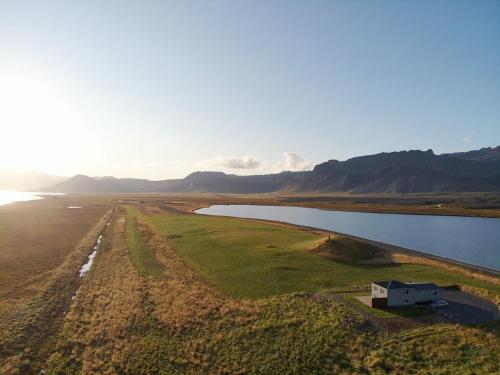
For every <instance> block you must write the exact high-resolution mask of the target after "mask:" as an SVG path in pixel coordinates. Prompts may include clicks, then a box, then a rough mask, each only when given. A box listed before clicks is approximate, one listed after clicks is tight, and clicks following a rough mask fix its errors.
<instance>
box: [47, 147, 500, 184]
mask: <svg viewBox="0 0 500 375" xmlns="http://www.w3.org/2000/svg"><path fill="white" fill-rule="evenodd" d="M47 190H51V191H60V192H66V193H147V192H165V193H182V192H199V193H202V192H206V193H233V194H258V193H274V192H290V193H327V192H351V193H423V192H467V191H500V146H498V147H496V148H484V149H481V150H475V151H469V152H461V153H456V154H442V155H436V154H434V152H433V151H432V150H427V151H419V150H411V151H399V152H389V153H380V154H375V155H367V156H359V157H355V158H351V159H348V160H345V161H338V160H329V161H327V162H324V163H321V164H318V165H316V166H315V167H314V169H313V170H312V171H306V172H281V173H276V174H267V175H250V176H238V175H234V174H225V173H223V172H194V173H191V174H190V175H188V176H187V177H185V178H183V179H175V180H161V181H150V180H145V179H134V178H114V177H101V178H93V177H88V176H83V175H77V176H74V177H73V178H71V179H69V180H67V181H63V182H61V183H59V184H57V185H54V186H53V187H52V188H50V189H47Z"/></svg>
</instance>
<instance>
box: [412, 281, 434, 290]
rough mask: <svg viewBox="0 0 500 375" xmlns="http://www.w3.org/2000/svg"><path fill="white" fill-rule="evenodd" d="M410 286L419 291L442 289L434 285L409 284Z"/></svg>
mask: <svg viewBox="0 0 500 375" xmlns="http://www.w3.org/2000/svg"><path fill="white" fill-rule="evenodd" d="M408 285H411V286H412V287H413V288H415V289H418V290H424V289H440V288H439V286H437V285H436V284H434V283H408Z"/></svg>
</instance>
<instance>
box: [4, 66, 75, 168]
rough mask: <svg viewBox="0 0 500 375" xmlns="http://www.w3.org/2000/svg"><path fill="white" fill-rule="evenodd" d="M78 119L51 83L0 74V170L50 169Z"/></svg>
mask: <svg viewBox="0 0 500 375" xmlns="http://www.w3.org/2000/svg"><path fill="white" fill-rule="evenodd" d="M79 117H80V116H79V115H78V112H77V111H76V110H75V107H74V105H72V103H70V101H69V100H68V97H67V96H66V95H65V93H64V92H63V90H61V89H58V87H57V86H56V85H55V84H53V83H51V82H49V81H48V80H43V79H40V78H38V77H36V76H33V75H29V74H20V73H18V72H12V71H0V131H1V136H0V168H3V169H11V170H12V169H30V170H33V169H47V168H49V169H53V167H54V166H56V165H57V164H58V159H61V158H62V157H64V156H63V155H62V154H61V152H62V151H64V150H69V151H70V148H68V147H67V145H66V142H68V137H67V135H68V134H69V133H71V132H70V131H69V130H70V128H71V127H74V126H77V125H78V124H79V123H80V118H79Z"/></svg>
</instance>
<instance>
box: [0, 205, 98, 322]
mask: <svg viewBox="0 0 500 375" xmlns="http://www.w3.org/2000/svg"><path fill="white" fill-rule="evenodd" d="M83 202H84V203H82V200H78V199H74V198H69V197H68V198H66V197H65V198H50V199H45V200H38V201H33V202H25V203H18V204H13V205H7V206H2V207H0V320H1V317H2V316H3V314H4V313H5V312H6V311H7V310H11V309H12V307H13V305H15V304H18V303H23V302H26V301H28V300H29V299H30V298H33V297H34V296H36V295H38V294H39V293H41V292H42V291H43V290H44V288H45V286H46V285H47V283H48V282H49V280H50V278H51V277H52V275H53V271H54V270H55V269H57V267H59V266H60V265H61V264H62V263H63V261H64V259H65V258H66V257H67V256H68V254H70V252H71V251H72V250H73V248H74V247H75V246H76V245H77V244H78V242H79V241H80V240H81V239H82V238H83V237H84V236H85V235H86V234H87V233H88V231H89V230H90V229H91V228H92V227H93V226H94V225H95V223H96V222H97V221H98V219H99V218H100V217H101V216H102V215H103V214H104V212H105V211H106V209H107V208H106V207H105V206H104V205H102V204H94V203H90V202H88V201H83ZM70 205H78V206H80V205H83V208H81V209H68V208H67V206H70Z"/></svg>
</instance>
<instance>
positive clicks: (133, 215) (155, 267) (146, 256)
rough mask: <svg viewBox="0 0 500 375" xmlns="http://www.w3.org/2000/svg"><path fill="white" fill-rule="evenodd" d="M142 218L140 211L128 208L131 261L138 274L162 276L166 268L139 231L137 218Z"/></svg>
mask: <svg viewBox="0 0 500 375" xmlns="http://www.w3.org/2000/svg"><path fill="white" fill-rule="evenodd" d="M139 216H141V214H140V212H139V210H137V209H136V208H133V207H127V245H128V249H129V256H130V261H131V262H132V264H133V265H134V267H135V269H136V270H137V272H139V273H140V274H141V275H143V276H153V277H159V276H162V275H163V274H164V272H165V267H164V266H163V265H162V264H161V263H160V262H159V261H158V259H157V258H156V255H155V253H154V251H153V250H151V249H150V248H149V247H148V245H147V244H146V243H145V242H144V240H143V238H142V237H141V234H140V233H139V230H138V229H137V218H138V217H139Z"/></svg>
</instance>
